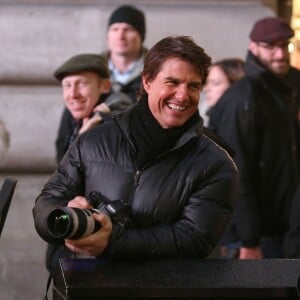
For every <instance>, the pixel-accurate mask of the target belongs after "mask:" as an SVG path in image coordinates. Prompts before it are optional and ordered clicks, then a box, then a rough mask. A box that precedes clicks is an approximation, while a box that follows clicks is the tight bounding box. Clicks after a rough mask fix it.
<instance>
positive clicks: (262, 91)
mask: <svg viewBox="0 0 300 300" xmlns="http://www.w3.org/2000/svg"><path fill="white" fill-rule="evenodd" d="M293 35H294V32H293V30H292V29H291V27H290V26H289V24H288V23H287V22H285V21H284V20H283V19H281V18H278V17H266V18H263V19H261V20H258V21H257V22H256V23H255V24H254V26H253V28H252V30H251V32H250V42H249V48H248V55H247V59H246V64H245V72H246V76H245V77H244V78H242V79H241V80H239V81H238V82H237V83H235V84H234V85H233V86H232V87H231V88H230V89H229V90H227V92H225V94H224V95H223V96H222V98H221V99H220V101H219V102H218V103H217V104H216V105H215V107H214V108H213V109H212V111H211V115H210V124H209V127H210V128H211V129H212V130H213V131H214V132H216V133H217V134H219V135H220V136H221V137H223V138H224V139H225V141H226V142H227V143H228V144H229V145H230V146H231V147H232V149H233V151H234V159H235V162H236V163H237V166H238V169H239V171H240V175H241V185H240V191H239V197H238V201H237V207H236V210H235V216H234V218H233V221H232V223H231V224H230V226H229V228H228V231H227V232H226V234H225V235H224V236H223V238H222V240H221V245H225V249H226V247H227V250H229V249H231V246H232V245H235V250H236V251H234V252H235V257H238V258H240V259H260V258H280V257H284V254H283V249H282V244H283V239H284V236H285V233H286V232H287V230H288V223H289V218H290V206H291V201H292V200H291V199H292V198H293V195H294V194H295V191H296V188H297V184H298V169H299V167H298V166H299V147H298V146H297V143H299V138H297V136H299V120H298V119H297V116H298V113H297V112H298V106H299V101H300V84H299V82H300V71H298V70H296V69H295V68H293V67H291V66H290V61H289V50H288V45H289V42H290V41H289V40H290V38H291V37H293ZM297 149H298V150H297ZM228 252H229V251H227V253H228ZM230 252H231V253H232V251H230ZM231 257H232V256H231Z"/></svg>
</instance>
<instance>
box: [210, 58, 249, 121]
mask: <svg viewBox="0 0 300 300" xmlns="http://www.w3.org/2000/svg"><path fill="white" fill-rule="evenodd" d="M244 74H245V71H244V61H243V60H242V59H239V58H227V59H222V60H219V61H216V62H215V63H213V64H212V66H211V68H210V71H209V74H208V79H207V83H206V85H205V87H204V93H205V96H206V101H207V106H208V110H207V112H206V114H208V116H209V111H210V109H211V108H212V107H213V106H214V105H215V104H216V103H217V101H218V100H219V99H220V98H221V96H222V95H223V94H224V93H225V91H226V90H227V89H228V88H229V87H230V86H231V85H232V84H234V83H235V82H236V81H237V80H239V79H241V78H242V77H243V76H244Z"/></svg>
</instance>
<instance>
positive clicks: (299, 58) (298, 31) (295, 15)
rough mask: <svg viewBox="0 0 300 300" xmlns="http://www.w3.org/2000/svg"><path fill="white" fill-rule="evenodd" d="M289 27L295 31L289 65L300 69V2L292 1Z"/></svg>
mask: <svg viewBox="0 0 300 300" xmlns="http://www.w3.org/2000/svg"><path fill="white" fill-rule="evenodd" d="M291 25H292V27H293V29H294V30H295V36H294V38H293V44H294V49H293V51H292V52H291V64H292V65H293V66H294V67H296V68H298V69H300V1H299V0H293V6H292V18H291Z"/></svg>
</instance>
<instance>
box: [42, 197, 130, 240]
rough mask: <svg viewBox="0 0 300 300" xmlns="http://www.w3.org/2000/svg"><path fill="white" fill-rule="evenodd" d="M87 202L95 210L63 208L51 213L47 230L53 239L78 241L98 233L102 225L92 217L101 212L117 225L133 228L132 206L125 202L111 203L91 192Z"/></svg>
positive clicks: (115, 201)
mask: <svg viewBox="0 0 300 300" xmlns="http://www.w3.org/2000/svg"><path fill="white" fill-rule="evenodd" d="M87 200H88V202H89V203H90V204H91V205H92V206H93V207H95V208H93V209H80V208H76V207H61V208H55V209H53V210H52V211H51V212H50V213H49V215H48V217H47V229H48V233H49V234H50V235H51V237H53V238H56V239H73V240H76V239H79V238H82V237H85V236H88V235H90V234H92V233H94V232H96V231H97V230H99V229H100V227H101V224H100V223H99V222H97V221H95V220H94V218H93V217H92V215H93V213H100V212H101V213H104V214H106V215H108V216H109V217H110V218H111V220H112V222H113V223H115V224H118V225H120V226H122V227H130V226H131V218H130V206H129V205H128V204H127V203H125V202H124V201H122V200H114V201H109V200H107V199H106V198H105V197H104V196H103V195H101V193H99V192H91V193H90V194H89V196H88V198H87Z"/></svg>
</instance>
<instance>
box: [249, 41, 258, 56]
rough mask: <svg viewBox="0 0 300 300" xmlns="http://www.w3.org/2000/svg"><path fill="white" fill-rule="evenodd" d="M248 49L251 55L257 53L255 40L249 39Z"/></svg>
mask: <svg viewBox="0 0 300 300" xmlns="http://www.w3.org/2000/svg"><path fill="white" fill-rule="evenodd" d="M248 49H249V51H250V52H251V53H252V54H253V55H255V56H256V55H257V44H256V43H255V42H253V41H250V43H249V46H248Z"/></svg>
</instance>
